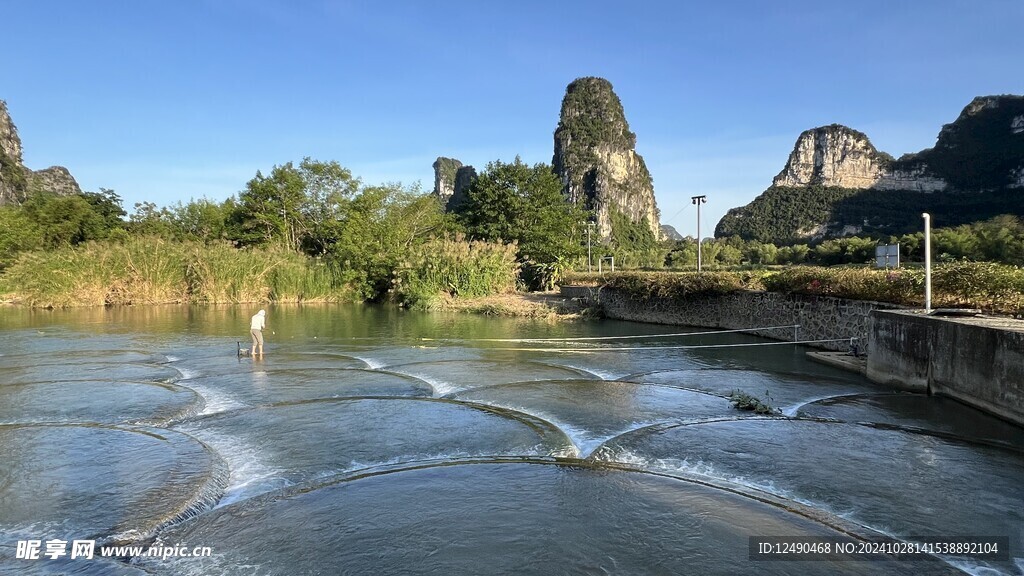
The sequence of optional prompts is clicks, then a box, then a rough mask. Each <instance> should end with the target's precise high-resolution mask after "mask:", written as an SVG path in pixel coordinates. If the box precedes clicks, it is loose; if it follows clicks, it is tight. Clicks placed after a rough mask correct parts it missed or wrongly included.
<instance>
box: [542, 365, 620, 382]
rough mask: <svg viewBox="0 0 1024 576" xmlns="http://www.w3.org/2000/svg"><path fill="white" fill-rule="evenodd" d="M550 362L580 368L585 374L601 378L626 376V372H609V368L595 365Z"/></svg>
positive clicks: (613, 378) (610, 378)
mask: <svg viewBox="0 0 1024 576" xmlns="http://www.w3.org/2000/svg"><path fill="white" fill-rule="evenodd" d="M550 364H551V365H552V366H558V367H562V368H572V369H573V370H579V371H580V372H583V373H585V374H590V375H592V376H595V377H596V378H598V379H600V380H607V381H611V380H618V379H619V378H622V377H624V376H626V374H625V373H623V372H609V371H608V370H601V369H600V368H594V367H591V366H579V365H576V364H570V363H568V362H558V363H554V362H552V363H550Z"/></svg>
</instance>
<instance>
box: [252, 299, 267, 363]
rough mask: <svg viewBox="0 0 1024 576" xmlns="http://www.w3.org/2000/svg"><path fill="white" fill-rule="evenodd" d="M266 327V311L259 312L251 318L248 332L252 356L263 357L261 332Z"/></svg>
mask: <svg viewBox="0 0 1024 576" xmlns="http://www.w3.org/2000/svg"><path fill="white" fill-rule="evenodd" d="M266 327H267V311H266V310H260V311H259V312H257V313H256V315H255V316H253V317H252V322H251V323H250V324H249V332H250V333H251V334H252V355H253V356H263V330H264V329H265V328H266Z"/></svg>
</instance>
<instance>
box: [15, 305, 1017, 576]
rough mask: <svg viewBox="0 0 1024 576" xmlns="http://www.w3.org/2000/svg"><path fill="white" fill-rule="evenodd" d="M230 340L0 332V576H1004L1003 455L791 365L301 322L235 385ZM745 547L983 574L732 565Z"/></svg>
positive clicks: (227, 329)
mask: <svg viewBox="0 0 1024 576" xmlns="http://www.w3.org/2000/svg"><path fill="white" fill-rule="evenodd" d="M255 311H256V309H255V308H253V307H249V306H245V307H240V306H151V307H121V308H109V309H100V308H93V309H79V310H54V311H51V310H31V309H25V308H18V307H7V308H3V309H0V573H25V574H64V573H73V574H175V575H178V574H186V575H188V574H196V575H198V574H239V575H241V574H245V575H252V574H321V573H322V574H342V573H353V574H355V573H380V574H398V573H401V574H484V573H516V574H551V573H564V574H612V573H615V574H683V573H690V574H712V573H719V574H730V573H746V572H757V573H761V574H788V573H801V574H834V573H841V574H847V573H848V574H869V573H870V574H877V573H884V574H921V573H956V572H957V571H961V570H962V571H966V572H969V573H973V574H988V573H999V574H1024V481H1022V480H1021V479H1022V478H1024V430H1022V429H1021V428H1018V427H1015V426H1012V425H1009V424H1007V423H1004V422H1002V421H1000V420H998V419H995V418H992V417H989V416H986V415H985V414H982V413H980V412H977V411H975V410H973V409H970V408H968V407H966V406H963V405H961V404H958V403H956V402H953V401H951V400H946V399H943V398H937V397H927V396H922V395H912V394H899V393H895V392H893V391H892V390H889V389H886V388H883V387H879V386H876V385H873V384H871V383H870V382H868V381H867V380H865V379H864V378H862V377H860V376H857V375H853V374H850V373H846V372H843V371H839V370H837V369H834V368H831V367H828V366H822V365H819V364H816V363H813V362H811V361H809V360H808V359H807V358H806V355H805V352H806V349H805V348H802V347H799V346H794V345H788V344H787V345H781V346H776V345H768V346H763V345H760V344H769V343H771V342H772V341H770V340H766V339H763V338H758V337H753V336H749V335H744V334H734V333H732V334H703V335H688V336H679V335H670V334H677V333H690V332H701V330H700V329H686V328H681V327H678V326H661V325H650V324H640V323H629V322H618V321H610V320H594V321H584V322H572V323H566V322H562V323H559V322H548V321H543V320H524V319H507V318H492V317H483V316H472V315H465V314H441V313H433V314H432V313H416V312H409V311H403V310H399V309H395V308H383V307H373V306H358V305H304V306H270V307H268V329H267V332H266V337H267V347H266V354H265V355H264V356H263V357H262V358H255V359H253V358H239V357H237V355H236V347H237V344H236V342H237V341H241V345H242V346H245V347H248V346H249V344H248V339H249V336H248V321H249V316H250V315H252V314H253V313H254V312H255ZM622 336H651V337H650V338H623V339H615V338H617V337H622ZM722 344H730V345H738V344H742V345H743V346H731V347H708V348H692V347H691V348H680V347H679V346H681V345H689V346H710V345H722ZM734 390H739V391H743V392H746V393H749V394H751V395H753V396H756V397H759V398H761V399H764V400H766V401H768V402H769V403H770V404H772V405H773V406H775V407H777V408H778V409H779V412H778V413H777V414H775V415H767V416H757V415H754V414H753V413H750V412H742V411H738V410H736V409H735V408H734V407H733V406H732V404H731V403H730V402H729V400H728V395H729V394H730V393H731V392H732V391H734ZM762 536H785V537H791V538H814V539H817V541H820V542H835V543H839V542H854V543H863V542H865V541H890V542H892V541H895V542H925V541H930V540H931V539H946V540H949V539H954V538H964V537H993V538H997V539H998V538H1001V539H1002V540H1001V542H1002V546H1003V549H1002V550H1001V552H1002V554H1003V557H1002V558H999V557H992V558H977V557H968V556H951V555H946V556H941V557H934V556H929V557H926V558H924V559H919V560H915V561H909V560H899V559H896V558H895V557H893V556H888V555H884V554H882V555H879V554H873V555H870V556H858V555H856V554H853V555H847V556H838V557H836V556H830V557H828V558H819V559H817V560H816V561H801V560H790V559H789V558H797V556H789V557H786V558H782V559H778V558H779V557H778V556H776V557H775V559H771V560H763V559H752V557H751V556H750V554H749V550H750V548H749V547H750V546H751V540H750V539H751V537H762ZM33 540H38V541H40V542H41V548H42V549H41V552H42V553H43V554H40V557H39V559H26V558H22V557H19V556H25V555H26V554H24V552H25V550H26V549H25V548H24V547H25V546H26V545H25V544H23V543H24V542H29V541H33ZM58 540H59V541H66V542H67V543H68V552H70V546H71V544H70V543H71V542H73V541H74V540H92V541H94V542H95V543H96V551H95V557H94V558H92V559H84V558H75V559H71V558H70V554H66V555H56V556H55V557H54V558H49V557H46V556H45V552H46V551H47V543H48V542H51V541H58ZM19 542H21V543H22V544H21V545H20V547H19ZM107 544H144V545H146V546H150V545H154V546H161V547H174V546H179V547H183V548H182V549H184V548H187V549H192V548H193V547H209V548H210V550H211V552H212V554H211V555H210V556H206V557H169V558H154V557H149V556H136V557H135V558H132V559H130V560H129V559H125V558H122V559H119V560H112V559H108V558H100V556H101V554H100V546H101V545H107ZM1006 544H1008V545H1009V551H1008V552H1007V550H1006V549H1005V546H1006Z"/></svg>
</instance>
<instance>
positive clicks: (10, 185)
mask: <svg viewBox="0 0 1024 576" xmlns="http://www.w3.org/2000/svg"><path fill="white" fill-rule="evenodd" d="M26 187H27V182H26V179H25V169H24V166H22V164H21V138H19V137H18V129H17V127H15V126H14V122H13V121H12V120H11V115H10V114H9V113H8V112H7V102H4V101H3V100H0V205H3V204H8V203H11V202H20V201H21V200H23V199H24V197H25V189H26Z"/></svg>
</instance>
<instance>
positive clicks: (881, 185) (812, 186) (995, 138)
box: [715, 96, 1024, 243]
mask: <svg viewBox="0 0 1024 576" xmlns="http://www.w3.org/2000/svg"><path fill="white" fill-rule="evenodd" d="M1022 188H1024V96H985V97H979V98H975V99H974V100H973V101H972V102H971V103H970V104H968V105H967V106H966V107H965V108H964V109H963V111H962V112H961V113H960V116H959V117H958V118H957V119H956V120H955V121H953V122H952V123H950V124H947V125H945V126H943V127H942V130H941V131H940V132H939V135H938V138H937V140H936V144H935V146H934V147H932V148H928V149H926V150H922V151H921V152H918V153H916V154H907V155H904V156H903V157H901V158H899V159H893V157H892V156H890V155H889V154H886V153H885V152H881V151H879V150H877V149H875V147H874V145H872V144H871V141H870V140H869V139H868V137H867V136H866V135H864V134H863V133H861V132H858V131H856V130H853V129H851V128H848V127H846V126H841V125H838V124H832V125H829V126H822V127H820V128H814V129H811V130H807V131H805V132H803V133H802V134H800V136H799V137H798V138H797V141H796V144H795V145H794V147H793V151H792V152H791V153H790V155H789V159H788V161H787V162H786V165H785V167H784V168H783V169H782V171H781V172H779V175H778V176H776V177H775V179H774V180H773V181H772V186H771V187H769V188H768V189H767V190H766V191H765V192H764V193H763V194H761V195H760V196H758V197H757V198H755V199H754V201H753V202H751V203H750V204H748V205H746V206H743V207H740V208H734V209H732V210H730V211H729V212H728V213H727V214H726V215H725V217H723V218H722V220H721V221H720V222H719V223H718V227H717V228H716V230H715V235H716V236H731V235H739V236H742V237H743V238H746V239H755V240H760V241H762V242H775V243H789V242H794V241H801V242H807V241H816V240H821V239H824V238H829V237H837V236H846V235H854V234H858V235H862V234H870V235H877V236H881V235H887V234H901V233H904V232H909V231H912V230H917V229H918V228H920V214H921V212H923V211H928V212H930V213H931V214H932V216H933V219H934V221H935V222H936V223H941V225H943V226H953V225H958V224H965V223H969V222H973V221H976V220H982V219H986V218H990V217H992V216H995V215H997V214H1020V215H1024V202H1022V200H1024V190H1021V189H1022Z"/></svg>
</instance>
